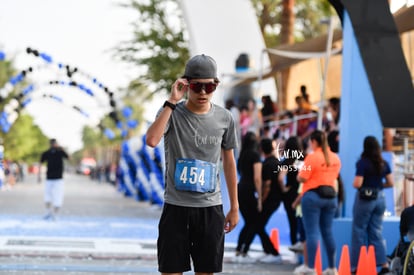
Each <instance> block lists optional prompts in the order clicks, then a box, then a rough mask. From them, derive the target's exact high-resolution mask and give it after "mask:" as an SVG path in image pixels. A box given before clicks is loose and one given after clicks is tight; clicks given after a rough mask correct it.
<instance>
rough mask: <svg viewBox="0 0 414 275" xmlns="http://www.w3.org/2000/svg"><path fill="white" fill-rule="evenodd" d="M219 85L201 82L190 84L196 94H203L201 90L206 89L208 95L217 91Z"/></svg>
mask: <svg viewBox="0 0 414 275" xmlns="http://www.w3.org/2000/svg"><path fill="white" fill-rule="evenodd" d="M216 87H217V84H216V83H213V82H210V83H200V82H193V83H190V89H191V90H193V91H194V92H195V93H201V90H203V89H204V91H206V93H207V94H210V93H212V92H214V91H215V90H216Z"/></svg>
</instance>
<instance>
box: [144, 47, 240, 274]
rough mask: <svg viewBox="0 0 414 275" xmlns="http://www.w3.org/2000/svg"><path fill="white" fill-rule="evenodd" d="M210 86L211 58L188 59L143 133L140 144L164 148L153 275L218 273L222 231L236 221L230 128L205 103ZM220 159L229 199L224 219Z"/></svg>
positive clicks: (213, 80)
mask: <svg viewBox="0 0 414 275" xmlns="http://www.w3.org/2000/svg"><path fill="white" fill-rule="evenodd" d="M218 84H219V79H218V78H217V65H216V62H215V61H214V59H213V58H211V57H210V56H207V55H204V54H202V55H196V56H194V57H192V58H191V59H190V60H189V61H187V64H186V66H185V73H184V76H183V77H182V78H179V79H177V80H176V81H175V82H174V84H173V85H172V88H171V94H170V97H169V99H168V100H167V101H166V102H165V103H164V106H163V108H162V109H161V110H160V111H159V112H158V114H157V117H156V119H155V121H154V122H153V123H152V125H151V126H150V127H149V128H148V131H147V134H146V144H147V145H149V146H151V147H155V146H157V144H158V143H159V142H160V140H161V139H162V138H163V137H164V144H165V164H166V186H165V193H164V198H165V204H164V207H163V210H162V214H161V217H160V221H159V225H158V241H157V254H158V270H159V272H161V274H182V273H183V272H186V271H189V270H191V262H193V266H194V271H195V274H196V275H208V274H213V273H215V272H221V271H222V267H223V256H224V237H225V233H228V232H231V231H232V230H233V229H234V227H235V226H236V225H237V223H238V220H239V214H238V212H239V204H238V200H237V172H236V162H235V159H234V153H233V150H234V149H235V148H236V147H237V137H236V129H235V122H234V119H233V117H232V115H231V113H230V112H229V111H228V110H226V109H225V108H223V107H220V106H218V105H216V104H214V103H212V102H211V98H212V96H213V92H214V91H215V90H216V88H217V85H218ZM184 96H187V99H186V100H184V101H181V100H182V99H183V98H184ZM220 158H221V159H222V162H223V170H224V176H225V180H226V184H227V189H228V194H229V201H230V209H229V211H228V213H227V215H226V216H225V215H224V212H223V202H222V198H221V190H220V188H221V184H220V176H219V168H220Z"/></svg>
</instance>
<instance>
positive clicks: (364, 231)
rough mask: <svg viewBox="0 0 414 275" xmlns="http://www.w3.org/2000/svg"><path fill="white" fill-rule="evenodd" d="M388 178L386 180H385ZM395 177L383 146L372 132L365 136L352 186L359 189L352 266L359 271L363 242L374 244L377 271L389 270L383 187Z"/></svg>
mask: <svg viewBox="0 0 414 275" xmlns="http://www.w3.org/2000/svg"><path fill="white" fill-rule="evenodd" d="M384 179H385V182H384ZM393 185H394V180H393V177H392V173H391V168H390V166H389V164H388V163H387V162H386V161H385V160H384V159H383V158H382V156H381V147H380V145H379V142H378V140H377V139H376V138H375V137H373V136H367V137H366V138H365V139H364V150H363V152H362V154H361V158H360V159H359V160H358V162H357V164H356V175H355V178H354V182H353V186H354V187H355V188H357V189H358V192H357V193H356V196H355V201H354V206H353V211H352V212H353V220H352V243H351V270H352V272H355V273H356V268H357V266H358V260H359V252H360V250H361V246H367V247H368V246H370V245H373V246H374V248H375V258H376V263H377V265H380V266H382V269H381V271H380V272H379V273H378V274H386V273H388V272H389V268H388V263H387V257H386V249H385V242H384V238H383V237H382V222H383V217H384V212H385V207H386V206H385V196H384V193H383V189H384V188H387V187H392V186H393Z"/></svg>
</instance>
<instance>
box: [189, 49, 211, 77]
mask: <svg viewBox="0 0 414 275" xmlns="http://www.w3.org/2000/svg"><path fill="white" fill-rule="evenodd" d="M183 77H184V78H199V79H205V78H217V64H216V61H214V59H213V58H211V57H210V56H208V55H205V54H200V55H196V56H194V57H192V58H191V59H190V60H188V62H187V64H186V65H185V72H184V76H183Z"/></svg>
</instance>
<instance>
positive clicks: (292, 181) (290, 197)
mask: <svg viewBox="0 0 414 275" xmlns="http://www.w3.org/2000/svg"><path fill="white" fill-rule="evenodd" d="M283 152H287V153H292V152H295V157H292V155H290V156H289V154H288V155H287V157H285V158H284V159H283V160H282V163H281V165H282V167H285V169H282V170H281V171H280V173H279V175H278V180H279V184H280V185H281V188H282V190H283V191H284V193H283V196H282V198H283V205H284V207H285V211H286V215H287V218H288V222H289V229H290V242H291V244H292V246H291V247H290V248H289V249H290V250H292V251H294V252H301V251H303V244H302V242H301V241H298V233H299V232H298V217H297V216H296V209H295V208H294V207H292V204H293V202H294V201H295V200H296V198H297V197H298V195H299V194H298V189H299V182H298V180H297V176H298V171H299V168H300V167H301V166H302V165H303V159H304V150H303V147H302V141H301V140H300V138H299V137H296V136H292V137H290V138H289V139H288V140H287V141H286V143H285V146H284V148H283ZM278 154H281V152H278ZM285 182H286V184H285Z"/></svg>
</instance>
